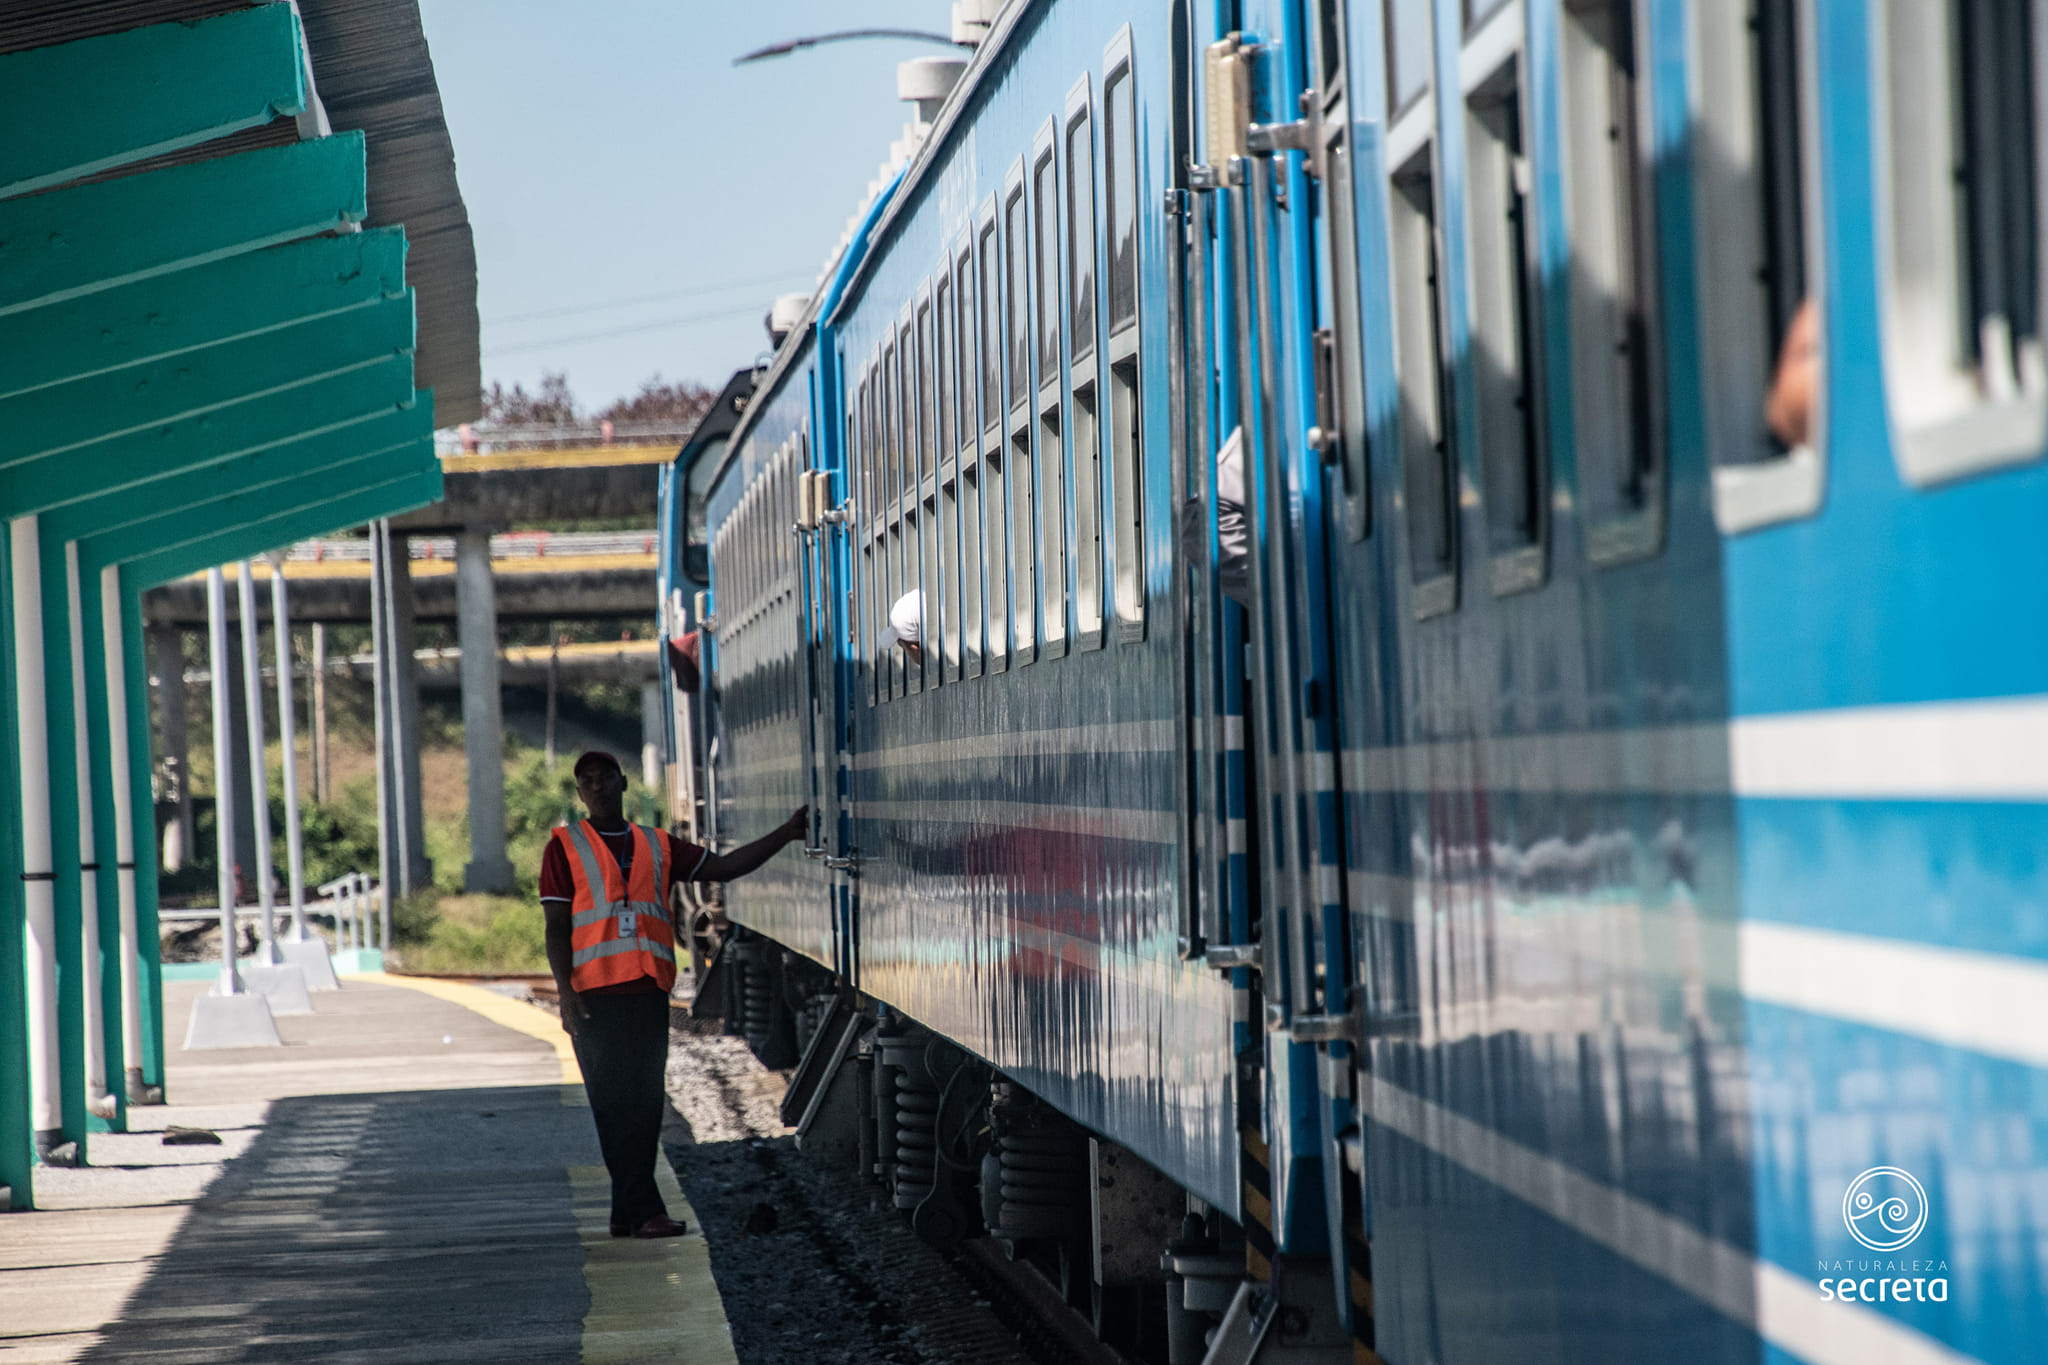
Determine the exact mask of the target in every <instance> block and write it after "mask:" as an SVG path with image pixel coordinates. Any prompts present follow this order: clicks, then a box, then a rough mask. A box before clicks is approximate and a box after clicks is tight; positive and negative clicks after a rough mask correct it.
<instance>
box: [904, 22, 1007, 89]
mask: <svg viewBox="0 0 2048 1365" xmlns="http://www.w3.org/2000/svg"><path fill="white" fill-rule="evenodd" d="M1002 12H1003V0H953V41H954V42H956V43H958V44H960V46H962V47H975V46H978V45H979V44H980V42H981V40H982V39H984V38H986V37H988V31H989V30H990V29H991V28H993V27H995V22H996V16H997V15H999V14H1001V13H1002ZM906 98H907V97H906Z"/></svg>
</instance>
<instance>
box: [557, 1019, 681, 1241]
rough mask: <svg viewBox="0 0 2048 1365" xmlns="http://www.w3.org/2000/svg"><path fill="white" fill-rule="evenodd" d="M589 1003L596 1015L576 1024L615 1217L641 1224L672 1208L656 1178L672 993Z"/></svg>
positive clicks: (578, 1060)
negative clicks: (669, 998)
mask: <svg viewBox="0 0 2048 1365" xmlns="http://www.w3.org/2000/svg"><path fill="white" fill-rule="evenodd" d="M583 1004H584V1008H586V1009H587V1010H589V1011H590V1015H589V1017H588V1018H587V1019H585V1020H583V1022H582V1023H581V1024H579V1025H578V1026H577V1028H576V1035H575V1046H576V1064H577V1065H578V1066H580V1067H582V1068H583V1089H584V1093H585V1094H587V1095H589V1096H590V1116H591V1117H592V1118H593V1119H595V1120H597V1145H598V1146H599V1147H600V1148H601V1149H603V1151H604V1168H605V1170H607V1171H609V1172H610V1173H611V1177H612V1222H614V1223H624V1224H626V1225H627V1226H629V1227H638V1226H639V1225H640V1224H642V1223H644V1222H646V1221H647V1220H648V1219H650V1218H656V1217H660V1216H663V1215H665V1214H667V1212H668V1209H667V1207H666V1206H665V1205H663V1203H662V1202H661V1192H660V1191H659V1190H658V1189H656V1188H655V1184H654V1163H655V1162H656V1161H657V1160H658V1159H659V1158H660V1153H661V1119H662V1114H663V1112H664V1111H665V1110H666V1108H667V1107H668V1095H667V1088H666V1079H667V1078H666V1072H667V1069H668V997H667V996H666V995H663V994H662V993H660V992H659V991H650V992H648V993H647V994H645V995H595V996H593V995H586V996H584V997H583Z"/></svg>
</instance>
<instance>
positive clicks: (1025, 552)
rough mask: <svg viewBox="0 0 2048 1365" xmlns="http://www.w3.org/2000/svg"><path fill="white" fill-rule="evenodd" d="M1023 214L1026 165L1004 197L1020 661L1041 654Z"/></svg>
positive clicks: (1013, 634)
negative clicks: (1038, 643) (1007, 267)
mask: <svg viewBox="0 0 2048 1365" xmlns="http://www.w3.org/2000/svg"><path fill="white" fill-rule="evenodd" d="M1029 231H1030V229H1029V226H1028V224H1027V223H1026V221H1025V217H1024V163H1023V162H1022V161H1019V162H1018V163H1017V166H1016V169H1015V170H1013V171H1011V173H1010V188H1009V191H1008V193H1007V195H1006V197H1005V199H1004V201H1003V255H1004V259H1005V261H1006V263H1007V264H1008V266H1009V286H1008V288H1007V289H1005V290H1004V292H1003V308H1004V315H1005V318H1006V320H1007V321H1008V324H1009V336H1010V376H1009V377H1010V382H1009V388H1008V396H1009V400H1010V416H1009V421H1008V422H1007V423H1006V424H1005V425H1006V428H1007V430H1008V432H1009V441H1008V443H1007V446H1006V448H1005V452H1004V454H1005V458H1006V459H1007V460H1008V463H1009V472H1010V649H1011V652H1012V653H1013V654H1014V655H1015V656H1016V660H1017V663H1018V664H1019V665H1023V664H1028V663H1030V662H1031V660H1032V659H1033V658H1034V657H1036V655H1037V653H1038V645H1037V640H1038V619H1037V618H1038V610H1037V607H1038V564H1037V549H1038V545H1037V529H1038V527H1037V521H1038V519H1037V517H1036V516H1035V515H1034V513H1035V511H1036V510H1037V498H1038V490H1037V485H1036V480H1035V478H1034V476H1033V471H1032V462H1031V401H1030V400H1031V316H1030V315H1031V253H1030V244H1029V242H1028V240H1027V239H1028V235H1029Z"/></svg>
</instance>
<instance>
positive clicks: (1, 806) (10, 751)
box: [0, 526, 36, 1209]
mask: <svg viewBox="0 0 2048 1365" xmlns="http://www.w3.org/2000/svg"><path fill="white" fill-rule="evenodd" d="M7 544H8V539H7V534H6V528H5V527H4V526H0V546H5V545H7ZM13 638H14V570H13V555H12V554H11V553H10V554H0V640H12V639H13ZM14 708H15V697H14V670H13V669H12V668H0V944H8V945H12V947H13V951H10V952H9V953H8V954H7V955H6V956H5V957H4V958H0V1077H4V1078H5V1080H4V1082H0V1185H5V1186H7V1187H8V1189H9V1191H10V1192H11V1196H10V1197H11V1206H12V1207H13V1208H16V1209H24V1208H34V1207H35V1159H36V1158H35V1132H34V1127H35V1123H34V1118H33V1115H32V1113H31V1110H30V1104H29V1088H28V1083H27V1077H28V1000H27V992H28V984H27V982H26V980H25V979H24V978H23V975H22V970H21V953H20V951H19V945H21V944H22V943H23V942H25V941H26V936H27V932H28V929H27V922H26V917H25V913H24V911H25V907H24V904H23V901H22V892H21V888H22V881H21V816H20V811H19V805H20V802H19V800H18V794H19V793H20V791H21V767H20V755H19V753H18V751H17V745H18V743H19V741H18V739H17V737H16V735H15V727H14Z"/></svg>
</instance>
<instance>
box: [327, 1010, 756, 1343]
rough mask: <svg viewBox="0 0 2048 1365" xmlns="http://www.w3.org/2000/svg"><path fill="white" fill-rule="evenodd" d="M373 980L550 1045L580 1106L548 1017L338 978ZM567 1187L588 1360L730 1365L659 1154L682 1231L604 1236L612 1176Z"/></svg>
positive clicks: (703, 1263) (692, 1235)
mask: <svg viewBox="0 0 2048 1365" xmlns="http://www.w3.org/2000/svg"><path fill="white" fill-rule="evenodd" d="M342 980H343V981H361V982H367V983H371V984H374V985H379V986H402V987H404V988H405V989H407V990H413V991H418V992H420V993H421V994H422V995H431V996H433V997H434V998H435V999H437V1000H445V1001H447V1002H448V1003H450V1004H452V1005H461V1006H462V1007H463V1008H465V1009H467V1010H470V1011H472V1012H473V1013H476V1014H479V1015H482V1016H483V1017H484V1018H486V1019H488V1020H490V1021H491V1022H492V1023H494V1024H500V1025H503V1026H504V1027H506V1028H509V1029H512V1030H513V1031H515V1032H518V1033H523V1034H525V1035H527V1036H528V1037H529V1038H537V1039H539V1040H540V1041H542V1042H544V1043H547V1044H549V1045H550V1046H552V1047H553V1048H554V1049H555V1056H556V1057H557V1058H558V1059H559V1060H560V1062H561V1066H562V1082H563V1085H562V1103H563V1104H564V1105H567V1106H570V1107H573V1108H582V1107H583V1106H584V1104H585V1103H586V1101H585V1098H584V1094H583V1073H582V1071H581V1070H580V1069H579V1068H578V1067H577V1065H576V1053H575V1050H574V1049H573V1048H572V1047H570V1045H569V1036H568V1035H567V1034H565V1033H563V1032H562V1022H561V1020H560V1019H558V1018H557V1017H556V1016H554V1015H552V1014H550V1013H548V1012H547V1011H546V1010H544V1009H541V1008H539V1007H537V1006H534V1005H529V1004H527V1003H525V1002H524V1001H521V1000H514V999H512V998H511V997H510V996H505V995H500V994H498V993H497V992H496V991H491V990H485V989H484V988H483V987H482V986H471V985H468V984H466V983H464V982H460V981H441V980H437V979H435V978H433V977H426V976H392V975H389V974H388V973H385V972H364V973H361V974H354V975H348V976H344V977H343V978H342ZM568 1169H569V1187H570V1191H571V1196H572V1199H573V1202H574V1207H575V1213H576V1234H577V1239H578V1240H579V1241H580V1242H581V1243H582V1245H583V1280H584V1284H585V1286H586V1287H587V1288H588V1289H589V1291H590V1309H589V1311H588V1312H587V1313H585V1314H584V1317H583V1359H584V1361H585V1362H586V1365H633V1363H634V1362H638V1361H649V1362H677V1365H738V1360H739V1358H738V1356H737V1355H736V1354H735V1353H734V1351H733V1345H732V1327H731V1324H729V1323H728V1322H727V1321H726V1317H725V1303H724V1300H722V1299H721V1298H719V1295H718V1285H717V1282H716V1281H715V1280H714V1279H713V1278H712V1275H711V1248H710V1245H709V1244H708V1243H706V1242H705V1240H704V1229H703V1224H702V1223H701V1222H700V1221H699V1220H698V1218H697V1211H696V1210H695V1209H694V1208H692V1207H691V1206H690V1201H689V1199H688V1198H687V1197H685V1195H684V1194H683V1187H682V1185H681V1184H680V1183H679V1182H678V1181H677V1180H676V1174H675V1172H674V1171H673V1170H672V1169H670V1167H669V1164H668V1158H667V1156H666V1155H659V1154H658V1155H657V1156H656V1158H655V1162H654V1183H655V1185H656V1186H657V1187H658V1188H659V1189H660V1190H661V1199H662V1202H663V1203H664V1204H666V1205H667V1206H668V1211H669V1216H670V1217H671V1218H676V1219H680V1220H683V1221H685V1222H687V1223H688V1224H689V1225H690V1232H689V1234H688V1235H687V1236H683V1237H664V1238H660V1239H658V1240H652V1241H639V1240H636V1239H634V1238H630V1237H613V1236H612V1235H611V1202H612V1200H611V1177H610V1176H609V1175H607V1174H606V1172H605V1169H604V1167H602V1166H571V1167H569V1168H568Z"/></svg>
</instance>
